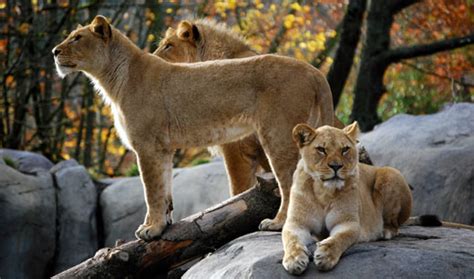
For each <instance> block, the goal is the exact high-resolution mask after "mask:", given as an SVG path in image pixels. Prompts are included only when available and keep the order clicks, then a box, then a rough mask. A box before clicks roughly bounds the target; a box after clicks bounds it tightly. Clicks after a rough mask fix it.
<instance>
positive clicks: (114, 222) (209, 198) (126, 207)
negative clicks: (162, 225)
mask: <svg viewBox="0 0 474 279" xmlns="http://www.w3.org/2000/svg"><path fill="white" fill-rule="evenodd" d="M228 197H229V189H228V180H227V175H226V172H225V169H224V165H223V163H222V162H213V163H209V164H204V165H199V166H196V167H191V168H184V169H175V170H173V203H174V211H173V219H174V220H180V219H182V218H184V217H186V216H189V215H191V214H193V213H196V212H199V211H201V210H203V209H206V208H208V207H210V206H212V205H215V204H217V203H219V202H221V201H223V200H225V199H227V198H228ZM100 205H101V208H102V218H103V221H104V235H105V246H113V245H114V243H115V241H116V240H118V239H121V240H127V241H129V240H133V239H135V235H134V234H135V230H136V229H137V228H138V226H139V225H140V224H141V223H142V222H143V219H144V217H145V213H146V206H145V200H144V196H143V187H142V183H141V181H140V178H139V177H133V178H123V179H120V180H118V181H115V182H114V183H112V184H111V185H109V186H107V187H106V188H105V190H104V191H103V192H102V194H101V197H100Z"/></svg>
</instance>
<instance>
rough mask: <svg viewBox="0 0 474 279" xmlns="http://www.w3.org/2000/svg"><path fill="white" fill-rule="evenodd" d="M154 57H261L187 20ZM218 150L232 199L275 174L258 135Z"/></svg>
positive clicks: (232, 37) (221, 30)
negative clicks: (266, 175) (261, 172)
mask: <svg viewBox="0 0 474 279" xmlns="http://www.w3.org/2000/svg"><path fill="white" fill-rule="evenodd" d="M153 54H155V55H158V56H160V57H161V58H163V59H165V60H167V61H170V62H175V63H176V62H188V63H193V62H201V61H209V60H218V59H235V58H243V57H251V56H255V55H257V54H258V53H257V52H255V51H254V50H252V48H251V47H250V46H249V45H248V44H247V42H246V41H245V39H244V38H243V37H242V36H240V35H239V34H237V33H236V32H233V31H232V30H230V29H229V28H227V27H226V26H225V25H224V24H218V23H216V22H215V21H212V20H207V19H198V20H193V21H188V20H183V21H181V22H180V23H179V24H178V27H177V29H174V28H171V27H170V28H168V30H167V31H166V34H165V37H164V38H163V39H162V40H161V41H160V44H159V46H158V48H157V49H156V50H155V52H154V53H153ZM223 94H225V92H223ZM334 120H335V123H334V125H335V126H336V127H339V128H343V127H344V124H342V123H341V122H340V121H339V120H338V119H336V118H334ZM217 150H218V151H219V153H220V154H221V155H222V157H223V158H224V162H225V166H226V170H227V174H228V176H229V181H230V192H231V194H232V195H237V194H240V193H242V192H243V191H245V190H247V189H249V188H250V187H252V186H253V185H254V184H255V182H256V177H255V174H256V173H257V171H258V170H259V169H263V170H264V171H266V172H269V171H271V168H270V165H269V164H268V160H267V158H266V156H265V152H264V151H263V148H262V145H261V144H260V143H259V141H258V137H257V135H256V134H252V135H250V136H247V137H245V138H243V139H241V140H239V141H236V142H231V143H226V144H222V145H220V146H219V147H218V149H217ZM211 151H214V150H211Z"/></svg>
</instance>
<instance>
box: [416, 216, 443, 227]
mask: <svg viewBox="0 0 474 279" xmlns="http://www.w3.org/2000/svg"><path fill="white" fill-rule="evenodd" d="M419 224H420V226H423V227H441V226H442V225H443V223H441V221H440V220H439V217H438V216H436V215H431V214H427V215H421V216H420V217H419Z"/></svg>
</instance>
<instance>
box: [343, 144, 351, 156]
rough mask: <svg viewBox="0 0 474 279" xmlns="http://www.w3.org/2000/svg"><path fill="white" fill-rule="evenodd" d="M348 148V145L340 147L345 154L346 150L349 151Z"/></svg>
mask: <svg viewBox="0 0 474 279" xmlns="http://www.w3.org/2000/svg"><path fill="white" fill-rule="evenodd" d="M349 149H350V147H349V146H344V147H343V148H342V155H346V154H347V152H348V151H349Z"/></svg>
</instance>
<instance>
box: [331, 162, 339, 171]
mask: <svg viewBox="0 0 474 279" xmlns="http://www.w3.org/2000/svg"><path fill="white" fill-rule="evenodd" d="M328 166H329V167H330V168H331V169H333V170H334V172H337V171H338V170H339V169H340V168H342V165H341V164H339V163H334V162H331V163H329V164H328Z"/></svg>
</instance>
